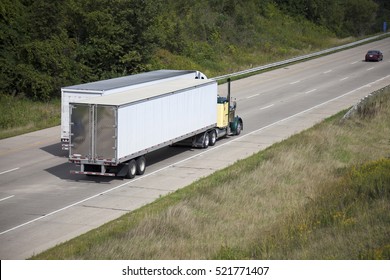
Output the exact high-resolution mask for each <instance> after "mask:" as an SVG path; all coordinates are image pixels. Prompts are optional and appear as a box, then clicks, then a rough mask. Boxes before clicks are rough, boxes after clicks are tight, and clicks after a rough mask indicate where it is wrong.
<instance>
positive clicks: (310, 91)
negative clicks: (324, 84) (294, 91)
mask: <svg viewBox="0 0 390 280" xmlns="http://www.w3.org/2000/svg"><path fill="white" fill-rule="evenodd" d="M316 90H317V89H316V88H314V89H312V90H309V91H306V92H305V94H308V93H312V92H314V91H316Z"/></svg>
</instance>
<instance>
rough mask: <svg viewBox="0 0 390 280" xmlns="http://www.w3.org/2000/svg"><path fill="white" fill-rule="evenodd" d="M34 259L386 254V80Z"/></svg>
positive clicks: (389, 121)
mask: <svg viewBox="0 0 390 280" xmlns="http://www.w3.org/2000/svg"><path fill="white" fill-rule="evenodd" d="M345 113H346V112H341V113H339V114H337V115H335V116H333V117H331V118H329V119H327V120H325V121H324V122H322V123H320V124H318V125H315V126H314V127H313V128H310V129H308V130H306V131H303V132H301V133H299V134H297V135H294V136H292V137H290V138H289V139H287V140H285V141H282V142H280V143H277V144H275V145H273V146H271V147H269V148H268V149H266V150H264V151H261V152H259V153H257V154H254V155H253V156H251V157H249V158H248V159H245V160H240V161H238V162H236V163H235V164H233V165H232V166H230V167H228V168H225V169H223V170H220V171H217V172H215V173H214V174H212V175H211V176H208V177H207V178H203V179H200V180H198V181H196V182H194V183H193V184H191V185H189V186H188V187H186V188H183V189H180V190H178V191H176V192H174V193H172V194H169V195H167V196H164V197H161V198H160V199H158V200H157V201H155V202H153V203H151V204H149V205H146V206H144V207H142V208H140V209H138V210H136V211H133V212H131V213H129V214H126V215H124V216H122V217H121V218H119V219H117V220H114V221H112V222H110V223H108V224H106V225H104V226H102V227H100V228H97V229H95V230H92V231H90V232H88V233H86V234H84V235H82V236H80V237H77V238H75V239H73V240H70V241H68V242H65V243H63V244H61V245H58V246H56V247H54V248H52V249H50V250H48V251H46V252H43V253H41V254H39V255H36V256H34V257H33V258H34V259H387V260H388V259H390V234H389V233H390V88H389V87H387V88H385V89H384V90H382V91H380V92H379V93H377V94H376V95H375V96H374V97H370V98H369V99H368V100H366V101H365V102H364V103H362V104H361V105H360V106H358V107H356V108H355V110H354V111H353V112H352V113H350V114H348V117H347V118H343V116H344V115H345Z"/></svg>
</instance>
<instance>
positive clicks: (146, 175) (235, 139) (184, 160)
mask: <svg viewBox="0 0 390 280" xmlns="http://www.w3.org/2000/svg"><path fill="white" fill-rule="evenodd" d="M389 77H390V75H387V76H385V77H383V78H381V79H378V80H376V81H374V82H371V83H368V84H367V85H364V86H361V87H359V88H356V89H354V90H351V91H349V92H347V93H344V94H342V95H339V96H337V97H335V98H332V99H329V100H328V101H325V102H323V103H321V104H318V105H316V106H313V107H311V108H309V109H306V110H303V111H301V112H299V113H296V114H294V115H291V116H289V117H287V118H284V119H281V120H278V121H276V122H274V123H271V124H269V125H266V126H263V127H261V128H259V129H257V130H254V131H252V132H249V133H248V134H245V135H242V136H240V137H236V138H234V139H232V140H231V141H229V142H226V143H223V144H221V145H218V146H214V147H212V148H210V147H209V148H208V149H207V150H205V151H204V152H201V153H199V154H196V155H193V156H191V157H188V158H186V159H183V160H181V161H178V162H176V163H173V164H170V165H168V166H165V167H163V168H161V169H158V170H156V171H153V172H151V173H149V174H145V175H143V176H141V177H138V178H135V179H132V180H131V181H129V182H126V183H123V184H121V185H119V186H116V187H114V188H111V189H109V190H106V191H104V192H101V193H98V194H95V195H93V196H90V197H87V198H85V199H83V200H80V201H78V202H75V203H73V204H70V205H68V206H65V207H63V208H61V209H58V210H56V211H53V212H50V213H48V214H46V215H44V216H40V217H38V218H36V219H33V220H31V221H28V222H26V223H23V224H20V225H18V226H15V227H13V228H10V229H8V230H5V231H3V232H0V235H3V234H6V233H8V232H10V231H13V230H15V229H18V228H21V227H23V226H26V225H29V224H31V223H34V222H37V221H39V220H42V219H44V218H46V217H49V216H53V215H54V214H57V213H59V212H62V211H64V210H66V209H69V208H71V207H73V206H76V205H78V204H81V203H83V202H86V201H88V200H91V199H93V198H95V197H99V196H101V195H104V194H106V193H109V192H112V191H114V190H117V189H120V188H122V187H124V186H126V185H129V184H132V183H134V182H136V181H139V180H141V179H144V178H147V177H149V176H152V175H154V174H156V173H158V172H161V171H163V170H165V169H168V168H171V167H173V166H175V165H178V164H181V163H183V162H186V161H189V160H191V159H193V158H196V157H198V156H202V155H204V154H206V153H209V152H211V151H214V150H215V149H219V148H222V147H224V146H226V145H228V144H230V143H232V142H236V141H239V140H241V139H243V138H245V137H247V136H250V135H252V134H255V133H257V132H260V131H262V130H265V129H267V128H270V127H272V126H274V125H277V124H280V123H282V122H284V121H287V120H290V119H292V118H295V117H297V116H300V115H302V114H305V113H307V112H309V111H311V110H313V109H316V108H318V107H321V106H323V105H326V104H328V103H330V102H332V101H335V100H338V99H340V98H343V97H345V96H348V95H350V94H352V93H354V92H355V91H358V90H360V89H362V88H365V87H370V86H371V85H373V84H375V83H377V82H379V81H382V80H384V79H387V78H389Z"/></svg>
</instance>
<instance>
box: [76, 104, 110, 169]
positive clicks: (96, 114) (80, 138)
mask: <svg viewBox="0 0 390 280" xmlns="http://www.w3.org/2000/svg"><path fill="white" fill-rule="evenodd" d="M116 111H117V110H116V108H115V107H114V106H101V105H100V106H99V105H92V104H72V105H71V114H70V119H71V124H70V132H71V133H70V149H69V151H70V153H69V154H70V158H81V159H88V161H89V162H91V163H94V162H97V161H99V160H100V161H111V162H115V159H116V138H117V136H116V127H117V125H116Z"/></svg>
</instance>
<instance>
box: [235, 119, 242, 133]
mask: <svg viewBox="0 0 390 280" xmlns="http://www.w3.org/2000/svg"><path fill="white" fill-rule="evenodd" d="M241 130H242V123H241V122H240V121H238V123H237V128H236V135H240V133H241Z"/></svg>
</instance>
